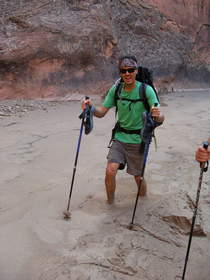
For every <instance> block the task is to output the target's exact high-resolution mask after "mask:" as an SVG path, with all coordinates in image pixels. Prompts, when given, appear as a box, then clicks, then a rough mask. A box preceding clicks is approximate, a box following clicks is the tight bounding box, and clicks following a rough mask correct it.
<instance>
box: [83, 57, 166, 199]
mask: <svg viewBox="0 0 210 280" xmlns="http://www.w3.org/2000/svg"><path fill="white" fill-rule="evenodd" d="M137 68H138V66H137V60H136V58H135V56H124V57H121V58H120V60H119V73H120V78H121V79H122V80H123V88H122V90H121V92H120V96H119V99H118V100H117V109H118V111H117V120H118V123H119V125H120V128H118V129H117V130H116V132H115V134H114V137H113V142H112V145H111V148H110V150H109V153H108V156H107V160H108V161H107V167H106V176H105V185H106V193H107V202H108V204H112V203H113V202H114V194H115V189H116V174H117V171H118V169H123V168H124V166H125V165H126V164H127V173H128V174H130V175H133V176H134V178H135V181H136V183H137V186H139V184H140V182H141V180H142V178H141V177H140V174H141V166H142V164H143V155H142V154H140V143H141V137H140V132H137V131H139V130H140V129H141V128H142V127H143V121H142V112H144V111H146V109H145V107H144V104H143V102H130V101H129V99H139V87H140V85H141V83H140V82H138V81H136V74H137V72H138V70H137ZM116 87H117V84H115V85H113V86H112V87H111V88H110V89H109V91H108V93H107V95H106V98H105V100H104V102H103V104H102V106H101V107H97V108H95V107H94V106H93V104H92V102H91V100H90V99H89V100H84V101H83V106H82V108H84V106H85V104H89V105H90V106H91V110H92V112H93V115H94V116H95V117H98V118H102V117H104V116H105V115H106V113H107V112H108V111H109V109H110V108H112V107H114V106H116V103H115V102H116V99H115V90H116ZM146 97H147V101H148V103H149V105H150V108H151V110H150V111H151V115H152V117H153V118H154V120H156V121H158V122H163V121H164V116H163V114H162V113H161V112H160V108H159V106H158V107H154V104H155V103H158V104H159V102H158V100H157V97H156V94H155V92H154V90H153V89H152V87H150V86H146ZM123 98H124V100H123ZM126 99H127V100H126ZM122 130H123V131H122ZM143 182H144V181H143ZM140 195H142V196H143V195H146V184H145V182H144V183H143V184H141V192H140Z"/></svg>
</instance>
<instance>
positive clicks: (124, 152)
mask: <svg viewBox="0 0 210 280" xmlns="http://www.w3.org/2000/svg"><path fill="white" fill-rule="evenodd" d="M107 160H108V162H116V163H119V164H120V168H119V169H123V166H125V165H126V164H127V170H126V171H127V173H128V174H130V175H133V176H139V175H141V170H142V166H143V160H144V158H143V154H140V144H128V143H123V142H120V141H117V140H115V141H113V142H112V146H111V148H110V150H109V153H108V155H107Z"/></svg>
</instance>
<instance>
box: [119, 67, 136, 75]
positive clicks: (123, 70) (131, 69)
mask: <svg viewBox="0 0 210 280" xmlns="http://www.w3.org/2000/svg"><path fill="white" fill-rule="evenodd" d="M135 70H136V68H128V69H120V73H121V74H126V73H127V72H128V73H133V72H134V71H135Z"/></svg>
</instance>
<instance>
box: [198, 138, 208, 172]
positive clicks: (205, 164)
mask: <svg viewBox="0 0 210 280" xmlns="http://www.w3.org/2000/svg"><path fill="white" fill-rule="evenodd" d="M208 146H209V142H208V141H206V142H203V148H204V149H205V150H207V149H208ZM208 166H209V162H208V161H206V162H201V163H200V168H202V169H203V171H204V172H206V171H207V170H208Z"/></svg>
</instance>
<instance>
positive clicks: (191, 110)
mask: <svg viewBox="0 0 210 280" xmlns="http://www.w3.org/2000/svg"><path fill="white" fill-rule="evenodd" d="M161 99H162V110H163V111H164V113H165V115H166V121H165V124H164V125H163V126H162V127H160V128H158V129H157V132H156V136H157V144H158V150H157V151H155V147H154V143H152V144H151V147H150V153H149V159H148V165H147V167H146V174H145V177H146V179H147V182H148V196H147V198H141V199H140V200H139V204H138V208H137V212H136V218H135V222H136V224H137V225H136V226H135V231H130V230H128V229H127V225H128V224H129V223H130V221H131V215H132V211H133V206H134V202H135V197H136V186H135V183H134V180H133V178H131V177H130V176H129V175H127V174H126V173H125V172H124V171H120V172H119V174H118V177H117V183H118V186H117V192H116V202H115V205H113V206H111V207H110V206H107V205H106V202H105V200H106V196H105V191H104V173H105V165H106V154H107V152H108V149H107V144H108V142H109V139H110V132H111V129H112V127H113V124H114V111H111V112H109V114H108V115H107V116H105V118H103V119H94V130H93V132H92V133H91V134H90V135H87V136H86V135H83V137H82V143H81V149H80V154H79V160H78V165H77V172H76V177H75V183H74V189H73V194H72V200H71V206H70V211H71V214H72V218H71V220H70V221H65V220H63V217H62V211H63V210H65V208H66V206H67V198H68V193H69V186H70V182H71V176H72V170H73V163H74V159H75V154H76V144H77V139H78V136H79V128H80V120H79V119H78V115H79V113H80V102H79V101H71V102H57V103H55V102H53V103H52V102H51V103H49V102H48V103H44V105H43V106H38V107H37V108H35V107H36V106H35V107H34V110H27V109H26V110H25V112H22V111H21V110H19V112H15V113H14V112H13V114H9V113H7V114H5V116H3V115H2V116H0V128H1V141H0V164H1V176H0V248H1V255H0V279H1V280H68V279H71V280H127V279H132V280H137V279H138V280H172V279H180V276H181V275H182V270H183V265H184V258H185V254H186V247H187V242H188V235H187V233H188V232H189V228H190V222H189V221H190V219H191V218H192V213H193V212H192V207H193V201H195V196H196V192H197V186H198V177H199V172H200V169H199V164H198V163H197V162H195V160H194V151H195V148H196V147H197V146H198V145H200V144H201V143H202V141H204V140H207V138H208V137H209V135H210V102H209V100H210V91H207V90H206V91H198V92H196V91H194V92H192V91H186V92H181V91H180V92H174V93H173V94H169V95H165V96H163V97H162V98H161ZM10 102H12V101H10ZM96 102H99V100H96ZM1 104H3V105H5V103H2V102H1ZM1 104H0V105H1ZM9 104H10V103H9V102H8V103H7V106H9ZM34 104H35V103H33V106H34ZM13 105H14V102H13ZM33 106H31V107H32V108H33ZM26 108H27V106H26ZM196 222H197V224H198V225H197V227H198V228H200V234H198V235H199V236H197V237H193V241H192V246H191V251H190V258H189V262H188V266H187V273H186V280H187V279H188V280H209V279H210V265H209V263H210V242H209V238H208V236H209V235H210V170H209V171H208V172H207V173H205V174H204V176H203V184H202V190H201V195H200V202H199V211H198V217H197V220H196Z"/></svg>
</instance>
